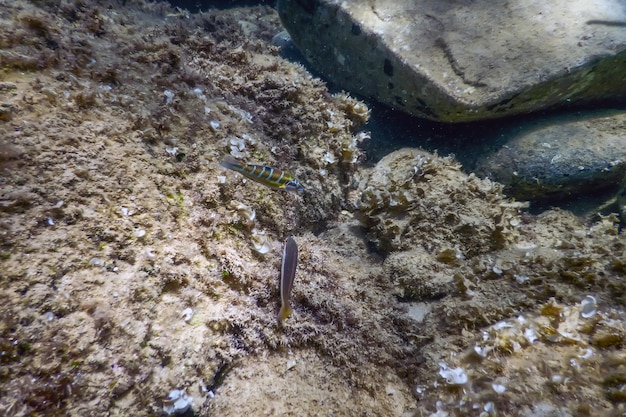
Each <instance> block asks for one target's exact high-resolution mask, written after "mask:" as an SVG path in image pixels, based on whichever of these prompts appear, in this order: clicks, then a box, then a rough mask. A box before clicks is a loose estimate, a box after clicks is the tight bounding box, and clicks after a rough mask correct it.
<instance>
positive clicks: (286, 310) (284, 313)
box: [278, 304, 291, 323]
mask: <svg viewBox="0 0 626 417" xmlns="http://www.w3.org/2000/svg"><path fill="white" fill-rule="evenodd" d="M289 316H291V306H290V305H289V304H287V305H284V306H281V307H280V313H279V314H278V320H279V321H280V322H281V323H282V322H283V321H285V320H286V319H287V317H289Z"/></svg>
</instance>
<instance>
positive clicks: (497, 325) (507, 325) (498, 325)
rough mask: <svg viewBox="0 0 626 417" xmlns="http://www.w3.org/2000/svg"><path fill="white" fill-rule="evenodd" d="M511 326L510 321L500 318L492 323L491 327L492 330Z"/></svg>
mask: <svg viewBox="0 0 626 417" xmlns="http://www.w3.org/2000/svg"><path fill="white" fill-rule="evenodd" d="M511 327H513V325H512V324H511V323H507V322H506V321H504V320H502V321H499V322H497V323H496V324H494V325H493V329H494V330H496V331H497V330H502V329H508V328H511Z"/></svg>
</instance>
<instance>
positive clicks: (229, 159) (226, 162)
mask: <svg viewBox="0 0 626 417" xmlns="http://www.w3.org/2000/svg"><path fill="white" fill-rule="evenodd" d="M220 165H221V166H222V167H224V168H228V169H232V170H234V171H238V170H240V169H241V168H242V167H243V166H244V164H243V163H242V162H240V161H238V160H236V159H235V158H234V157H233V156H232V155H226V156H225V157H224V159H222V161H221V162H220Z"/></svg>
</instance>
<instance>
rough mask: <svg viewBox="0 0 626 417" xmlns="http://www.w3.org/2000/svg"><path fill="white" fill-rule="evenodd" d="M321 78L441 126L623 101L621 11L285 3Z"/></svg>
mask: <svg viewBox="0 0 626 417" xmlns="http://www.w3.org/2000/svg"><path fill="white" fill-rule="evenodd" d="M278 11H279V14H280V17H281V20H282V22H283V24H284V26H285V27H286V28H287V30H288V31H289V33H290V34H291V36H292V39H293V41H294V43H295V44H296V45H298V47H299V48H300V49H301V51H302V53H303V54H304V55H305V56H306V58H307V59H308V60H309V61H310V62H311V63H312V64H313V66H314V67H315V68H316V69H317V70H318V71H320V72H321V73H323V74H324V75H325V76H328V77H329V78H331V79H332V80H333V81H334V82H336V83H337V84H339V86H341V87H342V88H345V89H348V90H350V91H352V92H354V93H358V94H362V95H364V96H369V97H372V98H374V99H376V100H378V101H380V102H383V103H385V104H388V105H390V106H393V107H395V108H397V109H400V110H403V111H405V112H407V113H409V114H413V115H416V116H419V117H425V118H428V119H432V120H438V121H444V122H461V121H472V120H481V119H490V118H496V117H502V116H507V115H513V114H520V113H526V112H531V111H535V110H539V109H546V108H556V107H560V106H564V105H567V104H570V103H585V102H593V101H595V100H603V99H611V98H616V97H620V96H623V95H624V94H625V92H626V30H624V26H625V25H626V6H625V5H624V2H622V1H619V0H594V1H589V0H573V1H564V0H556V1H552V2H548V3H546V2H543V1H540V0H524V1H519V2H495V3H494V2H492V1H488V0H479V1H449V0H448V1H440V0H413V1H408V2H402V1H386V0H385V1H383V0H367V1H362V0H342V1H339V0H280V1H279V2H278Z"/></svg>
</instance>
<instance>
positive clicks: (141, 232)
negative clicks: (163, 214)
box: [135, 229, 146, 238]
mask: <svg viewBox="0 0 626 417" xmlns="http://www.w3.org/2000/svg"><path fill="white" fill-rule="evenodd" d="M145 235H146V231H145V230H144V229H137V230H135V237H138V238H142V237H144V236H145Z"/></svg>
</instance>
